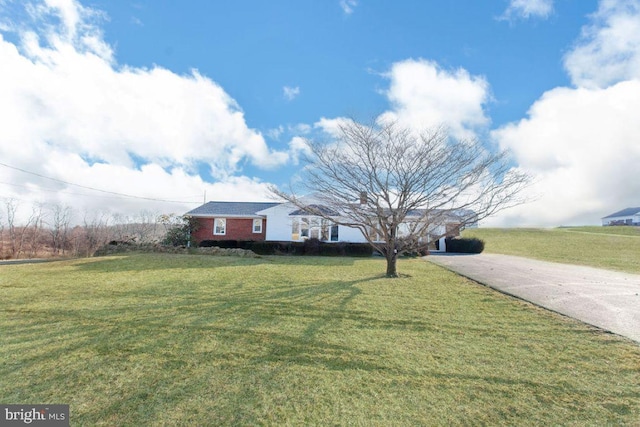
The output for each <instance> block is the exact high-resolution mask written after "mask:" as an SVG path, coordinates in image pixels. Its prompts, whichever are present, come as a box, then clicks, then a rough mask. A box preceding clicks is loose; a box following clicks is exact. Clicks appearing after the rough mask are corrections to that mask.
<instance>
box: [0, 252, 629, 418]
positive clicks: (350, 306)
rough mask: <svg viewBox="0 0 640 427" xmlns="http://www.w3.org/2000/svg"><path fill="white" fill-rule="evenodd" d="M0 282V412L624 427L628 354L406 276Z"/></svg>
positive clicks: (538, 315) (220, 261)
mask: <svg viewBox="0 0 640 427" xmlns="http://www.w3.org/2000/svg"><path fill="white" fill-rule="evenodd" d="M399 271H400V272H401V273H403V274H404V276H403V277H402V278H400V279H387V278H384V277H382V276H383V273H384V261H383V260H379V259H348V258H301V257H296V258H289V257H265V258H261V259H240V258H233V257H210V256H195V255H191V256H189V255H167V254H165V255H151V254H144V255H143V254H135V255H128V256H119V257H105V258H93V259H83V260H74V261H60V262H53V263H46V264H34V265H12V266H0V298H1V300H2V306H1V307H0V331H1V333H0V402H7V403H31V404H34V403H67V404H70V405H71V425H74V426H75V425H91V426H94V425H108V426H125V425H126V426H142V425H323V426H324V425H380V426H391V425H402V426H406V425H565V426H568V425H575V426H589V425H593V426H601V425H638V423H640V415H639V414H640V386H639V384H640V347H638V346H637V345H635V344H633V343H632V342H630V341H627V340H623V339H621V338H618V337H616V336H613V335H609V334H605V333H602V332H600V331H598V330H596V329H594V328H591V327H588V326H585V325H583V324H580V323H578V322H576V321H573V320H570V319H567V318H564V317H561V316H558V315H555V314H553V313H549V312H547V311H544V310H541V309H538V308H536V307H534V306H531V305H529V304H527V303H524V302H522V301H518V300H515V299H512V298H509V297H507V296H504V295H501V294H497V293H495V292H493V291H491V290H489V289H487V288H484V287H482V286H479V285H476V284H474V283H471V282H469V281H466V280H464V279H462V278H459V277H458V276H456V275H454V274H452V273H449V272H447V271H445V270H443V269H441V268H438V267H436V266H434V265H431V264H430V263H426V262H424V261H423V260H420V259H413V260H401V261H400V263H399Z"/></svg>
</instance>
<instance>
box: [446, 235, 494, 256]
mask: <svg viewBox="0 0 640 427" xmlns="http://www.w3.org/2000/svg"><path fill="white" fill-rule="evenodd" d="M444 243H445V245H446V247H447V252H455V253H459V254H479V253H481V252H482V251H483V250H484V241H483V240H480V239H478V238H476V237H471V238H469V237H447V238H445V239H444ZM439 246H440V242H439V241H436V248H438V249H439Z"/></svg>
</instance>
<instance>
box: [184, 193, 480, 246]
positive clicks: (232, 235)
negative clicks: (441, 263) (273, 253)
mask: <svg viewBox="0 0 640 427" xmlns="http://www.w3.org/2000/svg"><path fill="white" fill-rule="evenodd" d="M310 206H311V207H313V208H314V209H322V210H324V212H323V213H325V214H328V215H330V216H336V217H338V216H339V214H338V213H337V212H332V211H330V210H327V208H326V207H322V206H319V205H310ZM423 213H424V211H419V210H416V211H414V212H412V213H410V214H409V217H414V218H416V219H417V218H418V217H420V216H421V215H422V214H423ZM334 214H335V215H334ZM435 214H439V218H440V220H439V224H437V225H433V226H432V227H431V228H430V233H429V234H430V235H432V236H433V238H437V237H440V236H442V235H447V236H457V235H459V233H460V218H459V217H458V216H457V215H456V214H455V213H451V212H449V213H447V212H443V211H439V212H435ZM464 214H465V215H468V214H469V212H464ZM185 215H186V216H190V217H193V218H197V219H198V223H199V228H198V229H197V230H196V231H195V232H194V233H193V238H194V240H196V241H197V242H201V241H203V240H254V241H255V240H269V241H280V242H286V241H293V242H295V241H305V240H307V239H313V238H316V239H319V240H321V241H325V242H351V243H365V242H366V239H365V237H364V236H363V234H362V233H361V232H360V230H358V229H357V228H353V227H348V226H344V225H338V224H335V223H333V222H331V221H329V220H327V219H324V218H321V217H319V216H316V215H313V214H311V213H310V212H309V211H305V210H304V209H300V208H298V207H297V206H295V205H293V204H291V203H254V202H208V203H205V204H204V205H202V206H200V207H198V208H196V209H193V210H192V211H189V212H187V213H186V214H185ZM410 220H411V219H410V218H409V221H410ZM402 231H403V230H402V228H400V229H399V230H398V233H399V235H402ZM429 238H430V236H426V239H429Z"/></svg>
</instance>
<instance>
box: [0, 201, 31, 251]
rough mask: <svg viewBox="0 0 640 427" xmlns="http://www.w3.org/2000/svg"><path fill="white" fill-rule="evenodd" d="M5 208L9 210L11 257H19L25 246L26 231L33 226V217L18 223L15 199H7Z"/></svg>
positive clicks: (8, 224) (8, 227)
mask: <svg viewBox="0 0 640 427" xmlns="http://www.w3.org/2000/svg"><path fill="white" fill-rule="evenodd" d="M5 208H6V211H7V231H8V234H9V250H10V251H11V258H14V259H15V258H19V257H20V254H21V253H22V249H23V246H24V240H25V237H26V231H27V230H28V229H29V227H30V226H31V219H32V218H30V219H29V221H28V222H27V223H26V224H25V225H24V226H20V225H18V224H16V215H17V213H18V203H17V202H16V201H15V200H14V199H7V200H5Z"/></svg>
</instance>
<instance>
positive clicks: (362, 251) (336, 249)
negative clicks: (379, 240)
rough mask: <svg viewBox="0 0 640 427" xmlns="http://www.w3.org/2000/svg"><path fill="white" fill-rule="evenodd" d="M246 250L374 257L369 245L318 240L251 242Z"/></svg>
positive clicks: (307, 254)
mask: <svg viewBox="0 0 640 427" xmlns="http://www.w3.org/2000/svg"><path fill="white" fill-rule="evenodd" d="M246 249H250V250H252V251H253V252H255V253H257V254H259V255H306V256H317V255H321V256H362V257H369V256H372V255H373V248H372V247H371V245H369V244H368V243H345V242H339V243H327V242H321V241H320V240H318V239H309V240H307V241H305V242H267V241H259V242H251V245H250V246H249V247H247V248H246Z"/></svg>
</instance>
